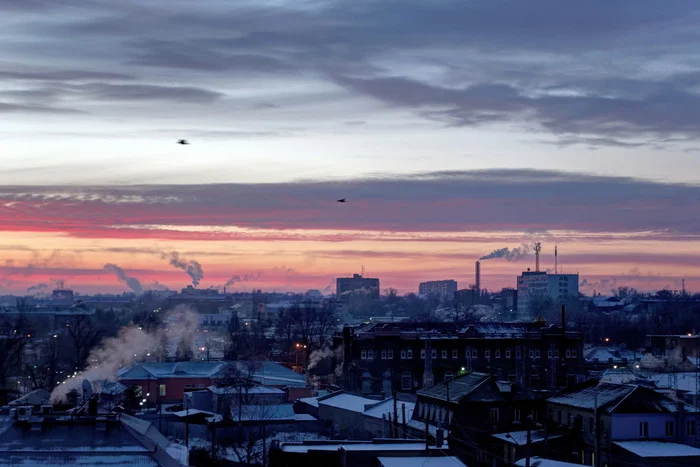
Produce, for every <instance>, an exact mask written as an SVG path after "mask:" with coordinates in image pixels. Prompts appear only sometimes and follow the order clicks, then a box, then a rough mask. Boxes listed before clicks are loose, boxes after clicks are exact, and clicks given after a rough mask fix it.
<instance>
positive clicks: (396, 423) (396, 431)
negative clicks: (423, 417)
mask: <svg viewBox="0 0 700 467" xmlns="http://www.w3.org/2000/svg"><path fill="white" fill-rule="evenodd" d="M392 435H393V437H394V438H398V437H399V413H398V408H397V407H396V389H394V424H393V425H392Z"/></svg>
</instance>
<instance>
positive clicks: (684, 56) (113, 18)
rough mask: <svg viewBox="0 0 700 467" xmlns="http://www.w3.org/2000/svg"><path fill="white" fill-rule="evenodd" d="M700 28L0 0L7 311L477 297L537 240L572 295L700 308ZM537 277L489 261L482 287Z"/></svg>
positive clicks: (388, 4)
mask: <svg viewBox="0 0 700 467" xmlns="http://www.w3.org/2000/svg"><path fill="white" fill-rule="evenodd" d="M699 21H700V4H698V2H696V1H692V0H688V1H684V0H679V1H674V0H670V1H668V2H658V1H655V0H620V1H616V2H609V1H602V0H591V1H587V2H561V1H558V0H532V1H528V2H522V1H518V0H503V1H499V2H494V1H476V0H436V1H432V2H425V1H418V0H377V1H374V0H353V1H345V0H337V1H324V0H311V1H304V0H296V1H283V0H275V1H268V0H256V1H247V0H238V1H236V2H230V1H224V0H200V1H197V2H191V1H185V0H149V1H148V2H142V1H136V0H122V1H119V2H115V1H111V0H63V1H53V0H0V122H1V123H2V124H1V125H0V161H1V163H2V170H1V171H0V251H1V252H2V255H0V293H22V292H25V291H27V289H30V292H35V291H37V290H50V288H51V287H53V286H55V285H56V283H57V282H58V281H64V283H65V285H66V286H69V287H71V288H73V289H75V290H77V291H80V292H86V293H90V292H98V291H103V292H122V291H128V290H135V289H139V288H140V289H142V290H146V289H158V288H164V287H168V288H171V289H179V288H182V287H184V286H186V285H187V284H190V283H192V281H193V278H194V282H196V283H197V286H198V287H203V288H207V287H223V286H224V285H225V284H227V283H228V284H229V285H228V286H227V288H228V290H251V289H253V288H263V289H266V290H278V291H281V290H291V291H304V290H307V289H319V290H324V291H326V292H329V291H333V284H334V278H335V277H338V276H345V275H349V274H352V273H359V272H360V271H362V269H363V268H364V271H365V274H366V275H369V276H373V277H379V278H380V279H381V284H382V288H387V287H393V288H397V289H398V290H399V291H401V292H411V291H417V288H418V284H419V282H421V281H425V280H438V279H455V280H457V281H458V282H459V285H460V287H467V286H469V285H470V284H472V283H473V282H474V261H475V260H477V259H479V258H480V257H481V256H484V255H487V254H488V253H489V252H491V251H493V250H496V249H500V248H505V247H507V248H511V249H512V248H520V247H521V245H525V246H526V247H527V246H529V245H532V243H533V242H535V241H540V242H542V244H543V257H542V264H543V268H546V269H549V270H550V271H551V270H552V269H553V267H554V266H553V251H554V245H555V244H556V245H557V247H558V250H559V265H560V266H561V269H562V270H563V271H564V272H566V273H579V274H580V275H581V281H582V283H583V287H582V288H583V290H584V291H586V292H591V291H593V290H596V291H598V292H602V293H608V292H609V290H610V289H611V288H613V287H615V286H620V285H631V286H635V287H638V288H640V289H643V290H655V289H659V288H671V289H680V288H681V285H682V280H683V279H685V281H686V287H687V288H688V289H689V290H690V291H693V290H694V291H698V292H700V277H699V276H700V220H699V219H700V186H699V185H698V175H699V174H700V140H699V137H700V55H699V53H698V51H697V44H698V43H699V41H700V30H699V29H698V28H697V24H698V22H699ZM181 138H184V139H187V140H189V141H190V142H191V144H190V145H187V146H181V145H177V144H175V142H176V141H177V140H178V139H181ZM339 198H347V200H348V202H347V203H344V204H339V203H336V200H337V199H339ZM526 249H527V248H526ZM527 267H534V258H533V257H532V255H531V254H526V255H523V257H522V258H520V259H519V260H516V261H510V262H509V261H507V260H506V259H489V260H486V261H484V263H483V264H482V274H483V276H482V285H483V286H485V287H487V288H489V289H492V290H497V289H499V288H501V287H505V286H511V287H512V286H515V277H516V275H517V274H518V273H519V272H520V271H522V270H524V269H526V268H527ZM584 281H585V282H584Z"/></svg>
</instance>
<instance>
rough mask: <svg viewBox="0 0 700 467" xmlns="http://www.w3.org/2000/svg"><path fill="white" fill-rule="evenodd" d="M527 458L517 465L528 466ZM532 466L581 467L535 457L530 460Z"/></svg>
mask: <svg viewBox="0 0 700 467" xmlns="http://www.w3.org/2000/svg"><path fill="white" fill-rule="evenodd" d="M525 463H526V460H525V458H522V459H520V460H519V461H518V462H516V463H515V465H518V466H522V467H524V466H525V465H526V464H525ZM530 465H535V466H537V467H581V464H572V463H571V462H562V461H553V460H550V459H543V458H541V457H537V456H533V457H531V458H530Z"/></svg>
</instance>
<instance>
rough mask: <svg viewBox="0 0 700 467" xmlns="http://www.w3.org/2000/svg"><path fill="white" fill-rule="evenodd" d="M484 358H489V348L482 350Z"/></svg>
mask: <svg viewBox="0 0 700 467" xmlns="http://www.w3.org/2000/svg"><path fill="white" fill-rule="evenodd" d="M484 358H491V351H490V350H489V349H486V350H484Z"/></svg>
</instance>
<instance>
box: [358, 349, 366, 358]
mask: <svg viewBox="0 0 700 467" xmlns="http://www.w3.org/2000/svg"><path fill="white" fill-rule="evenodd" d="M360 357H361V358H362V360H367V351H366V350H362V352H360Z"/></svg>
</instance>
